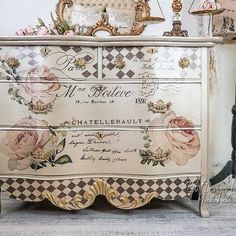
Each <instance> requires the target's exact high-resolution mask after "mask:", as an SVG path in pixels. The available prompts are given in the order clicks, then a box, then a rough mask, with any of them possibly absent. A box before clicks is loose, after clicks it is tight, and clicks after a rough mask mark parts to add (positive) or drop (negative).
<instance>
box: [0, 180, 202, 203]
mask: <svg viewBox="0 0 236 236" xmlns="http://www.w3.org/2000/svg"><path fill="white" fill-rule="evenodd" d="M101 179H102V180H104V181H106V182H107V183H108V184H109V185H110V186H111V188H112V189H115V190H116V191H118V193H120V194H121V195H122V196H126V197H128V198H129V199H130V200H133V199H134V198H138V197H139V198H141V199H144V198H145V197H146V196H147V194H148V193H152V192H156V193H157V194H158V198H159V199H163V200H164V199H165V200H174V199H176V198H178V197H179V198H183V197H186V196H190V194H191V192H192V190H193V188H194V187H195V186H198V183H199V178H198V177H191V178H172V179H157V180H141V179H123V178H101ZM97 180H98V179H93V178H86V179H73V180H55V181H49V180H48V181H44V180H30V179H12V178H9V179H6V180H0V187H1V188H2V189H3V190H5V191H7V192H8V193H9V194H10V197H12V198H14V199H19V200H24V201H42V200H43V196H42V194H43V193H51V194H53V195H54V196H56V197H58V198H60V199H62V198H64V199H66V201H68V202H69V201H71V200H72V199H73V198H75V197H78V196H80V197H83V196H84V194H85V193H86V192H88V191H89V189H90V187H91V186H92V185H93V184H94V183H95V182H96V181H97ZM83 201H84V202H86V199H83Z"/></svg>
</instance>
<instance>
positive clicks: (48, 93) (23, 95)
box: [0, 80, 201, 128]
mask: <svg viewBox="0 0 236 236" xmlns="http://www.w3.org/2000/svg"><path fill="white" fill-rule="evenodd" d="M0 93H1V96H2V99H1V100H0V107H1V112H2V114H4V115H1V116H0V124H1V126H7V127H9V126H13V125H15V122H16V121H17V120H20V119H21V118H22V117H25V116H31V117H36V118H37V117H43V118H44V119H45V120H46V121H47V122H48V123H49V124H50V125H52V126H60V125H61V124H62V123H63V124H64V125H65V126H74V125H76V126H78V127H97V126H99V127H101V126H102V127H140V126H147V125H148V124H149V122H150V120H153V119H157V121H156V122H155V124H153V126H154V127H155V128H166V127H167V126H168V124H167V123H166V121H165V119H164V117H165V115H166V114H169V113H172V114H173V116H176V117H179V116H183V117H186V118H187V119H188V120H191V122H192V123H193V126H194V127H199V126H200V125H201V84H200V83H196V84H187V83H181V84H174V83H173V84H165V83H157V82H155V81H143V83H139V82H137V83H124V82H123V83H102V84H98V83H84V82H83V83H82V82H81V83H60V82H59V81H57V82H56V81H54V82H51V83H48V82H47V83H44V82H41V83H39V82H34V83H31V82H29V81H27V80H25V81H21V82H19V83H15V82H12V83H10V82H7V81H6V83H0ZM192 97H194V99H189V98H192Z"/></svg>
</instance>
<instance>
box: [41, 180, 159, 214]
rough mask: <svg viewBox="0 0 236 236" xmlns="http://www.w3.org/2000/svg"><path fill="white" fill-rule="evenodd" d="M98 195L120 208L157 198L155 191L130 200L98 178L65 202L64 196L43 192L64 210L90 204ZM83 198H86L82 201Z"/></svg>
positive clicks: (77, 208)
mask: <svg viewBox="0 0 236 236" xmlns="http://www.w3.org/2000/svg"><path fill="white" fill-rule="evenodd" d="M98 195H104V196H105V197H106V199H107V201H108V202H109V203H110V204H111V205H113V206H115V207H117V208H120V209H126V210H128V209H135V208H138V207H142V206H144V205H146V204H147V203H149V202H150V201H151V200H152V199H153V198H157V197H158V194H157V193H156V192H153V193H149V194H147V196H146V197H145V199H141V198H140V197H137V198H134V200H130V199H129V198H128V197H127V196H122V195H121V194H120V193H118V192H117V191H116V190H115V189H113V188H112V187H111V186H110V185H109V184H108V183H107V182H106V181H104V180H102V179H98V180H97V181H96V182H94V184H93V185H92V186H91V187H90V189H89V191H87V192H85V194H84V196H83V197H75V198H74V199H73V200H72V201H70V202H67V201H66V199H65V198H61V199H60V198H58V197H56V196H55V195H53V194H51V193H45V194H43V198H44V199H48V200H49V201H50V202H51V203H52V204H53V205H55V206H57V207H59V208H62V209H64V210H79V209H84V208H87V207H89V206H91V205H92V204H93V203H94V201H95V199H96V197H97V196H98ZM83 199H85V200H87V201H86V203H83Z"/></svg>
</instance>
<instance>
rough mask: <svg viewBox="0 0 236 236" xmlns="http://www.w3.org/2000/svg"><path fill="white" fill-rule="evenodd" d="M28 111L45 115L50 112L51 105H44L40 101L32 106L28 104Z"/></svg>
mask: <svg viewBox="0 0 236 236" xmlns="http://www.w3.org/2000/svg"><path fill="white" fill-rule="evenodd" d="M29 109H30V110H31V111H32V112H33V113H35V114H47V113H48V112H50V111H52V103H49V104H44V103H43V102H42V101H41V100H40V99H39V100H38V101H37V102H36V104H33V103H32V102H31V103H29Z"/></svg>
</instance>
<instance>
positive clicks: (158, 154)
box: [147, 147, 171, 161]
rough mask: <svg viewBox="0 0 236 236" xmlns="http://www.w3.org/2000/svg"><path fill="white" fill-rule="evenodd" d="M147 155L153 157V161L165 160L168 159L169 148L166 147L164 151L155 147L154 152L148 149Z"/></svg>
mask: <svg viewBox="0 0 236 236" xmlns="http://www.w3.org/2000/svg"><path fill="white" fill-rule="evenodd" d="M147 152H148V155H149V156H151V157H152V158H153V160H154V161H166V160H168V159H169V157H170V154H171V150H170V149H168V150H167V151H164V150H163V149H161V148H160V147H159V148H157V149H156V150H155V151H154V152H153V151H151V150H148V151H147Z"/></svg>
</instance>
